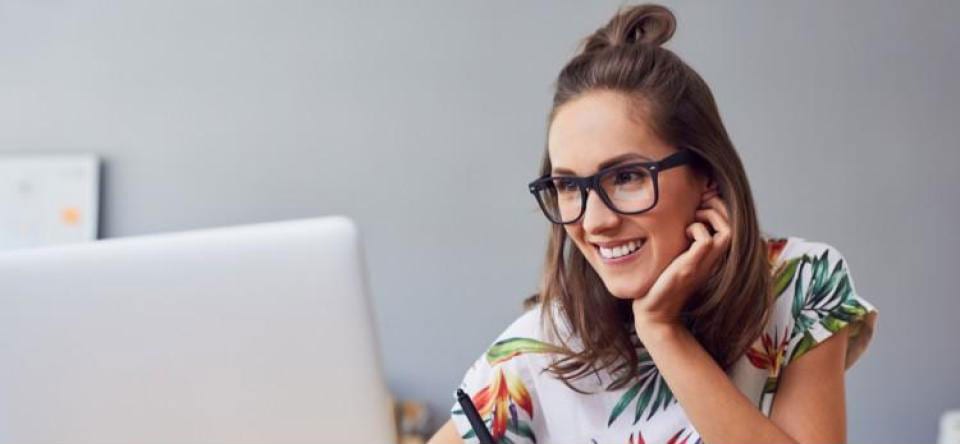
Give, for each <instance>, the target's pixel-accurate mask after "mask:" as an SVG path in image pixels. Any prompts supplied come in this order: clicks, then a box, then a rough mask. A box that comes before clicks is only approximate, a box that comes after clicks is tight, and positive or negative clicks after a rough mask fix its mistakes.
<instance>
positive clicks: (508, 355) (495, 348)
mask: <svg viewBox="0 0 960 444" xmlns="http://www.w3.org/2000/svg"><path fill="white" fill-rule="evenodd" d="M559 351H560V349H559V348H558V347H557V346H555V345H553V344H548V343H546V342H541V341H537V340H535V339H530V338H508V339H503V340H500V341H497V342H496V343H494V344H493V345H492V346H490V349H488V350H487V362H488V363H489V364H490V365H491V366H494V365H497V364H502V363H504V362H506V361H509V360H510V359H512V358H514V357H515V356H519V355H522V354H524V353H557V352H559Z"/></svg>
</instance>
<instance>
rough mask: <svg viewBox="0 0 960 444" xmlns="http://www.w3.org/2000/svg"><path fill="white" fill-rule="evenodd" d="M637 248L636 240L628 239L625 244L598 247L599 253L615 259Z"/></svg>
mask: <svg viewBox="0 0 960 444" xmlns="http://www.w3.org/2000/svg"><path fill="white" fill-rule="evenodd" d="M641 245H642V243H641ZM637 248H639V246H638V245H637V243H636V241H630V242H627V243H626V244H623V245H619V246H616V247H613V248H604V247H600V255H601V256H603V257H605V258H607V259H615V258H618V257H621V256H626V255H628V254H630V253H633V252H634V251H636V250H637Z"/></svg>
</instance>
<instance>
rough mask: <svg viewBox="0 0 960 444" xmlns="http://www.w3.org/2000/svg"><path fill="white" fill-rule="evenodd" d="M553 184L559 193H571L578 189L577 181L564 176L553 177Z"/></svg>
mask: <svg viewBox="0 0 960 444" xmlns="http://www.w3.org/2000/svg"><path fill="white" fill-rule="evenodd" d="M553 186H554V187H555V188H556V189H557V192H560V193H572V192H576V191H579V188H580V187H578V186H577V182H576V181H574V180H572V179H570V178H565V177H558V178H555V179H553Z"/></svg>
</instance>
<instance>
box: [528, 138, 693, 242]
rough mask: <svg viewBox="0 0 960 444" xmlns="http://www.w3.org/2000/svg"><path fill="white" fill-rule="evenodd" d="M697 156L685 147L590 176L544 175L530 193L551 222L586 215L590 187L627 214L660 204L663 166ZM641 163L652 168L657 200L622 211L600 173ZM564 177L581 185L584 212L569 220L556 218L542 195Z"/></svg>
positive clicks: (684, 161)
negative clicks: (648, 159) (604, 186)
mask: <svg viewBox="0 0 960 444" xmlns="http://www.w3.org/2000/svg"><path fill="white" fill-rule="evenodd" d="M693 158H694V153H693V151H691V150H689V149H686V148H684V149H681V150H680V151H677V152H676V153H673V154H671V155H669V156H667V157H665V158H663V159H660V160H658V161H654V162H632V163H627V164H622V165H614V166H612V167H609V168H604V169H602V170H600V171H597V173H596V174H594V175H592V176H587V177H577V176H543V177H541V178H539V179H537V180H534V181H533V182H530V184H529V185H528V187H529V188H530V194H533V197H534V198H535V199H537V204H538V205H540V209H541V210H542V211H543V214H544V216H547V219H548V220H550V222H553V223H555V224H557V225H566V224H572V223H574V222H576V221H578V220H580V218H582V217H583V213H585V212H586V211H587V197H588V196H589V194H590V189H593V190H595V191H596V192H597V195H599V196H600V200H602V201H603V203H604V204H605V205H606V206H607V208H609V209H611V210H612V211H614V212H616V213H619V214H625V215H633V214H640V213H644V212H647V211H650V210H652V209H653V208H654V207H656V206H657V202H658V201H659V199H660V187H659V185H658V180H657V179H658V173H660V172H661V171H663V170H669V169H670V168H673V167H677V166H680V165H685V164H688V163H690V161H692V160H693ZM638 166H639V167H642V168H645V169H646V170H647V171H649V172H650V176H651V180H653V204H652V205H650V207H649V208H646V209H643V210H640V211H620V210H618V209H617V208H616V206H615V205H614V204H613V202H612V201H611V200H610V196H607V192H606V191H604V190H603V187H602V186H600V177H601V176H603V175H605V174H607V173H609V172H611V171H615V170H619V169H622V168H627V167H633V168H635V167H638ZM561 178H562V179H565V180H570V181H572V182H574V183H575V184H576V185H577V188H579V189H580V214H578V215H577V217H576V218H574V219H573V220H571V221H567V222H564V221H560V220H556V219H554V218H553V217H551V216H550V211H549V210H548V209H547V203H546V202H544V201H543V199H542V198H541V197H540V191H541V190H543V189H545V188H547V187H550V186H553V181H554V179H561Z"/></svg>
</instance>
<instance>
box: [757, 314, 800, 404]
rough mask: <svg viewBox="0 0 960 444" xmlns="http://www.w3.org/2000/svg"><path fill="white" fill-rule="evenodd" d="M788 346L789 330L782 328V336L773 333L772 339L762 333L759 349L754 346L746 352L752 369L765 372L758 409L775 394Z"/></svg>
mask: <svg viewBox="0 0 960 444" xmlns="http://www.w3.org/2000/svg"><path fill="white" fill-rule="evenodd" d="M789 344H790V331H789V328H784V330H783V336H780V334H779V332H774V334H773V337H772V338H771V337H770V334H769V333H764V334H763V336H762V337H761V338H760V347H757V345H754V346H753V348H751V349H749V350H747V359H749V360H750V363H751V364H753V366H754V367H756V368H758V369H761V370H767V372H768V373H767V375H768V376H767V382H766V383H765V384H764V385H763V393H762V394H761V395H760V408H761V409H762V408H763V404H764V401H766V400H767V398H768V397H769V396H772V395H773V394H775V393H776V392H777V383H778V381H779V380H780V369H781V368H783V365H784V363H785V362H786V359H787V345H789Z"/></svg>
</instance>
